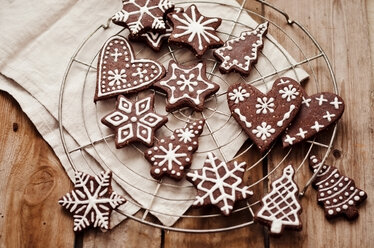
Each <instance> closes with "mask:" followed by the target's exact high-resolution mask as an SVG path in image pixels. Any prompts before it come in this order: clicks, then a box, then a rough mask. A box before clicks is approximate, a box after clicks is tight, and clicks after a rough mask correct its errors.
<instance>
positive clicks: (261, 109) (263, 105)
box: [256, 96, 275, 114]
mask: <svg viewBox="0 0 374 248" xmlns="http://www.w3.org/2000/svg"><path fill="white" fill-rule="evenodd" d="M274 107H275V104H274V98H273V97H270V98H267V97H266V96H264V97H262V98H261V97H258V98H257V104H256V109H257V110H256V114H260V113H262V114H267V113H268V112H270V113H273V112H274Z"/></svg>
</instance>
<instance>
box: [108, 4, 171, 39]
mask: <svg viewBox="0 0 374 248" xmlns="http://www.w3.org/2000/svg"><path fill="white" fill-rule="evenodd" d="M122 4H123V7H122V10H120V11H119V12H117V13H116V14H115V15H114V16H113V17H112V21H113V23H115V24H118V25H120V26H124V27H126V28H128V29H129V30H130V32H131V34H132V35H137V34H141V33H145V32H147V31H151V30H153V31H157V30H158V31H165V29H166V24H165V22H164V17H166V14H167V13H168V12H170V11H172V10H173V9H174V4H173V3H172V2H170V1H169V0H152V1H150V0H122Z"/></svg>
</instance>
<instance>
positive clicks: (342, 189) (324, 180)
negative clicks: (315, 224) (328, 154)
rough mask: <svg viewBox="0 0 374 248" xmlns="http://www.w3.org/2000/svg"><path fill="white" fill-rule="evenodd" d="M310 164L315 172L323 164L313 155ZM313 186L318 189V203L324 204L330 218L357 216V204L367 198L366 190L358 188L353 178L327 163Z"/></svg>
mask: <svg viewBox="0 0 374 248" xmlns="http://www.w3.org/2000/svg"><path fill="white" fill-rule="evenodd" d="M309 165H310V168H311V169H312V170H313V171H314V173H315V172H317V170H318V168H319V167H320V166H321V160H320V159H319V158H317V157H316V156H314V155H313V156H311V157H310V160H309ZM313 187H314V188H315V189H316V190H318V197H317V200H318V203H319V204H320V205H321V206H323V208H324V209H325V216H326V218H329V219H330V218H334V217H337V216H345V217H346V218H347V219H349V220H352V219H355V218H357V217H358V209H357V206H358V205H359V204H361V203H362V202H363V201H365V200H366V198H367V194H366V193H365V191H363V190H361V189H359V188H357V187H356V186H355V182H354V181H353V180H352V179H351V178H349V177H346V176H343V175H341V174H340V172H339V170H338V169H337V168H336V167H334V166H329V165H326V164H323V165H322V168H321V169H320V171H319V172H318V174H317V176H316V178H315V179H314V181H313Z"/></svg>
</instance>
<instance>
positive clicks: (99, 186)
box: [58, 171, 125, 231]
mask: <svg viewBox="0 0 374 248" xmlns="http://www.w3.org/2000/svg"><path fill="white" fill-rule="evenodd" d="M111 179H112V172H110V171H107V172H101V173H100V174H99V175H97V176H96V177H92V176H90V175H88V174H85V173H83V172H79V171H78V172H76V173H75V183H74V190H73V191H71V192H70V193H67V194H66V195H65V196H63V197H62V198H61V199H60V200H59V201H58V203H59V204H61V205H62V206H63V207H64V208H66V209H67V210H69V211H70V212H71V213H73V214H74V215H73V217H74V231H82V230H83V229H85V228H87V227H89V226H91V225H92V226H93V227H100V228H103V229H109V218H110V214H111V212H112V210H113V209H115V208H117V207H118V206H119V205H121V204H123V203H125V199H124V198H123V197H122V196H120V195H118V194H117V193H115V192H113V191H112V187H111Z"/></svg>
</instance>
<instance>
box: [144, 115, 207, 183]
mask: <svg viewBox="0 0 374 248" xmlns="http://www.w3.org/2000/svg"><path fill="white" fill-rule="evenodd" d="M204 124H205V121H204V120H199V121H195V122H193V123H191V124H188V125H187V126H186V127H185V128H179V129H177V130H175V131H174V132H173V134H172V135H171V136H170V137H167V138H163V139H160V140H159V141H157V142H156V144H155V145H154V146H153V147H152V148H150V149H148V150H146V151H144V157H145V158H146V159H147V160H148V161H149V162H150V163H151V164H152V169H151V175H152V177H153V178H155V179H161V178H162V177H163V176H164V175H168V176H170V177H171V178H174V179H176V180H180V179H182V178H183V176H184V170H185V169H186V168H188V167H190V166H191V163H192V155H193V153H195V151H196V150H197V148H198V147H199V143H198V139H199V136H200V135H201V133H202V132H203V129H204Z"/></svg>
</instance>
